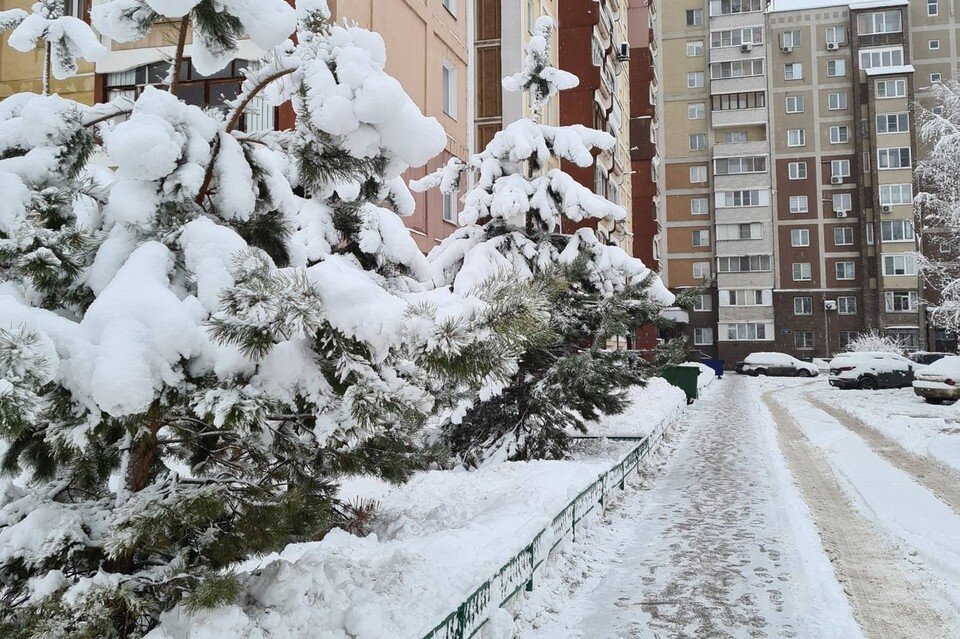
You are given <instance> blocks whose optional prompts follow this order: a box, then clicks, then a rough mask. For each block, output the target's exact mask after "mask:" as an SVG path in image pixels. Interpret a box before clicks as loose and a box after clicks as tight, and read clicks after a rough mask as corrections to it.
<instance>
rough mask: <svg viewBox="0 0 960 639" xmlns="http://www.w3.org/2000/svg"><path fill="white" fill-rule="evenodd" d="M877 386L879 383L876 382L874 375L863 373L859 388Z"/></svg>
mask: <svg viewBox="0 0 960 639" xmlns="http://www.w3.org/2000/svg"><path fill="white" fill-rule="evenodd" d="M878 388H880V385H879V384H878V383H877V378H876V377H871V376H870V375H864V376H863V377H861V378H860V390H877V389H878Z"/></svg>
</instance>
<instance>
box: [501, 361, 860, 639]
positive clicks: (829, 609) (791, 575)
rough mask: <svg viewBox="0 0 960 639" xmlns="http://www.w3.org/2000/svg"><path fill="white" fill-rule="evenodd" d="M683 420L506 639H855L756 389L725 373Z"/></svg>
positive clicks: (747, 381) (523, 607)
mask: <svg viewBox="0 0 960 639" xmlns="http://www.w3.org/2000/svg"><path fill="white" fill-rule="evenodd" d="M688 415H689V420H688V421H689V423H688V426H687V429H688V430H687V433H686V435H685V437H684V438H683V439H682V440H680V441H679V442H676V443H675V447H676V453H675V455H674V456H673V458H672V459H670V460H669V461H668V462H667V463H666V465H665V468H664V470H663V472H662V474H661V475H660V476H659V477H657V478H655V479H653V480H652V483H651V484H650V487H649V490H647V491H644V492H639V493H630V492H628V493H626V494H625V496H624V498H623V500H622V502H621V503H620V505H619V507H618V508H616V509H615V510H614V512H613V513H612V514H611V515H610V518H609V519H610V522H609V525H608V526H606V527H602V528H600V527H598V528H596V529H595V530H594V532H593V533H592V534H591V537H590V538H588V539H586V540H584V542H583V543H581V544H578V545H577V546H576V547H574V548H571V549H570V553H569V554H568V555H567V556H566V557H565V558H564V562H565V563H564V564H562V565H561V568H563V570H556V571H554V573H553V574H552V575H551V576H550V579H549V580H548V581H547V582H546V583H541V586H540V591H539V592H535V593H534V594H533V595H532V596H531V597H530V598H529V599H528V601H526V602H525V603H524V604H523V605H521V606H520V607H519V609H518V612H517V614H518V617H519V619H520V621H519V625H520V628H519V632H518V633H517V635H516V636H519V637H524V638H526V637H537V638H539V637H543V638H544V639H546V638H548V637H549V638H551V639H552V638H562V637H563V638H565V637H569V638H571V639H572V638H580V637H582V638H584V639H587V638H589V639H625V638H628V637H650V638H666V637H677V638H680V637H684V638H694V637H738V638H739V637H803V638H805V639H816V638H823V639H827V638H830V639H834V638H838V637H843V638H844V639H855V638H857V637H860V636H861V634H860V630H859V628H858V626H857V624H856V622H855V621H854V619H853V616H852V614H851V610H850V607H849V605H848V603H847V600H846V598H845V597H844V593H843V590H842V589H841V587H840V585H839V584H838V583H837V580H836V578H835V577H834V574H833V569H832V567H831V563H830V560H829V559H828V557H827V555H826V554H825V553H824V551H823V549H822V548H821V545H820V541H819V538H818V536H817V530H816V528H815V526H814V525H813V522H812V520H811V517H810V513H809V511H808V509H807V507H806V505H805V504H804V502H803V500H802V499H801V496H800V494H799V493H798V490H797V488H796V487H795V486H794V484H793V481H792V479H791V476H790V473H789V471H788V470H787V467H786V464H785V461H784V458H783V455H782V454H781V453H780V450H779V448H778V445H777V439H776V433H775V432H774V431H773V430H772V429H771V428H770V424H771V421H772V419H771V416H770V414H769V412H768V411H767V410H766V408H765V407H764V406H763V404H762V403H761V401H760V387H759V385H758V384H757V382H756V381H755V380H753V379H747V378H743V377H739V376H736V375H733V376H728V377H726V378H725V379H724V380H723V381H722V382H719V383H718V384H716V385H715V386H714V388H713V389H711V391H710V392H708V393H707V394H706V396H705V397H704V398H702V399H701V400H700V401H699V402H698V403H696V404H694V405H693V407H692V408H691V410H690V412H689V413H688ZM564 599H566V600H565V601H564Z"/></svg>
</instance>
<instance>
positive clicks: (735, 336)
mask: <svg viewBox="0 0 960 639" xmlns="http://www.w3.org/2000/svg"><path fill="white" fill-rule="evenodd" d="M727 339H729V340H733V341H758V340H765V339H767V325H766V324H760V323H757V322H746V323H743V324H727Z"/></svg>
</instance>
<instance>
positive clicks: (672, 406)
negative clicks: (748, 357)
mask: <svg viewBox="0 0 960 639" xmlns="http://www.w3.org/2000/svg"><path fill="white" fill-rule="evenodd" d="M710 373H711V375H712V374H713V371H710ZM629 398H630V407H629V408H627V410H625V411H624V412H623V413H621V414H619V415H607V416H606V417H604V418H603V419H601V420H599V421H597V422H593V423H591V424H589V425H588V429H589V430H588V433H587V434H589V435H605V436H608V437H612V436H617V435H619V436H638V437H643V436H646V435H649V434H651V433H653V432H654V431H655V430H656V429H657V428H658V427H660V426H662V425H665V424H667V423H668V422H670V421H672V420H673V419H675V418H676V417H677V416H678V415H679V414H680V413H681V412H682V411H683V409H684V408H685V407H686V406H687V396H686V394H685V393H684V392H683V391H682V390H681V389H679V388H677V387H676V386H674V385H672V384H671V383H670V382H668V381H667V380H665V379H663V378H662V377H652V378H650V379H649V380H648V381H647V384H646V386H634V387H633V388H631V389H630V390H629Z"/></svg>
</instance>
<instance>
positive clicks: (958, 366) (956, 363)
mask: <svg viewBox="0 0 960 639" xmlns="http://www.w3.org/2000/svg"><path fill="white" fill-rule="evenodd" d="M923 374H924V375H943V376H945V377H953V378H960V355H947V356H946V357H943V358H941V359H938V360H937V361H935V362H934V363H932V364H930V365H929V366H927V367H925V368H924V369H923Z"/></svg>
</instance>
